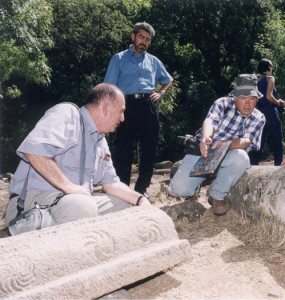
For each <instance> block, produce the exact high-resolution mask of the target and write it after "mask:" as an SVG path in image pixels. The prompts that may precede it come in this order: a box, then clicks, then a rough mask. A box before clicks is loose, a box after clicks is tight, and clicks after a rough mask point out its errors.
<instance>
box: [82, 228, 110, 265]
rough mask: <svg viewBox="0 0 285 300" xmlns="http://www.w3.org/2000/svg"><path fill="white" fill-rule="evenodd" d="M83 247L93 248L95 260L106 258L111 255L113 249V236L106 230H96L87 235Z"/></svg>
mask: <svg viewBox="0 0 285 300" xmlns="http://www.w3.org/2000/svg"><path fill="white" fill-rule="evenodd" d="M86 238H87V241H86V243H85V245H84V246H85V247H90V248H92V250H93V249H94V254H95V257H96V258H97V260H99V261H102V260H106V259H108V258H110V257H112V256H113V253H114V249H115V242H114V238H113V237H112V236H111V235H110V234H109V233H108V232H106V231H103V230H97V231H93V232H92V233H90V234H89V235H87V237H86Z"/></svg>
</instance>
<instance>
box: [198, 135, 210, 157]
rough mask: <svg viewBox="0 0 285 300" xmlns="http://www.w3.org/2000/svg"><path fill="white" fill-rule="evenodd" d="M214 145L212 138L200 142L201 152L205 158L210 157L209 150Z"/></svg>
mask: <svg viewBox="0 0 285 300" xmlns="http://www.w3.org/2000/svg"><path fill="white" fill-rule="evenodd" d="M211 144H212V139H211V138H202V139H201V141H200V151H201V154H202V156H203V157H205V158H206V157H207V156H208V150H209V147H210V145H211Z"/></svg>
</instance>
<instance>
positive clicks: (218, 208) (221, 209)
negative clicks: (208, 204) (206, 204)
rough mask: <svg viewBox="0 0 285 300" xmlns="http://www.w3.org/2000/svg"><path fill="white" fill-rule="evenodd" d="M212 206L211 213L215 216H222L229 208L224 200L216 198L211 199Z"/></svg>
mask: <svg viewBox="0 0 285 300" xmlns="http://www.w3.org/2000/svg"><path fill="white" fill-rule="evenodd" d="M212 199H213V198H212ZM208 201H209V200H208ZM212 207H213V213H214V214H215V215H216V216H217V217H221V216H224V215H225V214H226V213H227V212H228V210H229V209H228V206H227V204H226V201H225V200H216V199H213V204H212Z"/></svg>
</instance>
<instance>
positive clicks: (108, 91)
mask: <svg viewBox="0 0 285 300" xmlns="http://www.w3.org/2000/svg"><path fill="white" fill-rule="evenodd" d="M119 94H120V95H123V94H122V92H121V90H120V89H119V88H117V87H116V86H115V85H112V84H110V83H100V84H97V85H96V86H95V87H93V88H92V89H91V91H90V92H89V94H88V96H87V99H86V103H85V104H93V105H94V106H98V105H99V104H100V103H102V101H103V100H104V99H106V98H107V99H108V100H109V101H110V102H116V100H117V97H118V95H119Z"/></svg>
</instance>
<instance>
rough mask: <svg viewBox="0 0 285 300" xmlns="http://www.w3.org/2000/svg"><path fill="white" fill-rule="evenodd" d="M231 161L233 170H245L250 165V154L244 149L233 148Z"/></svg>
mask: <svg viewBox="0 0 285 300" xmlns="http://www.w3.org/2000/svg"><path fill="white" fill-rule="evenodd" d="M229 163H230V166H231V168H233V170H240V171H245V170H246V169H248V168H249V167H250V160H249V156H248V154H247V153H246V152H245V150H243V149H233V150H232V151H231V157H230V161H229Z"/></svg>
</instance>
